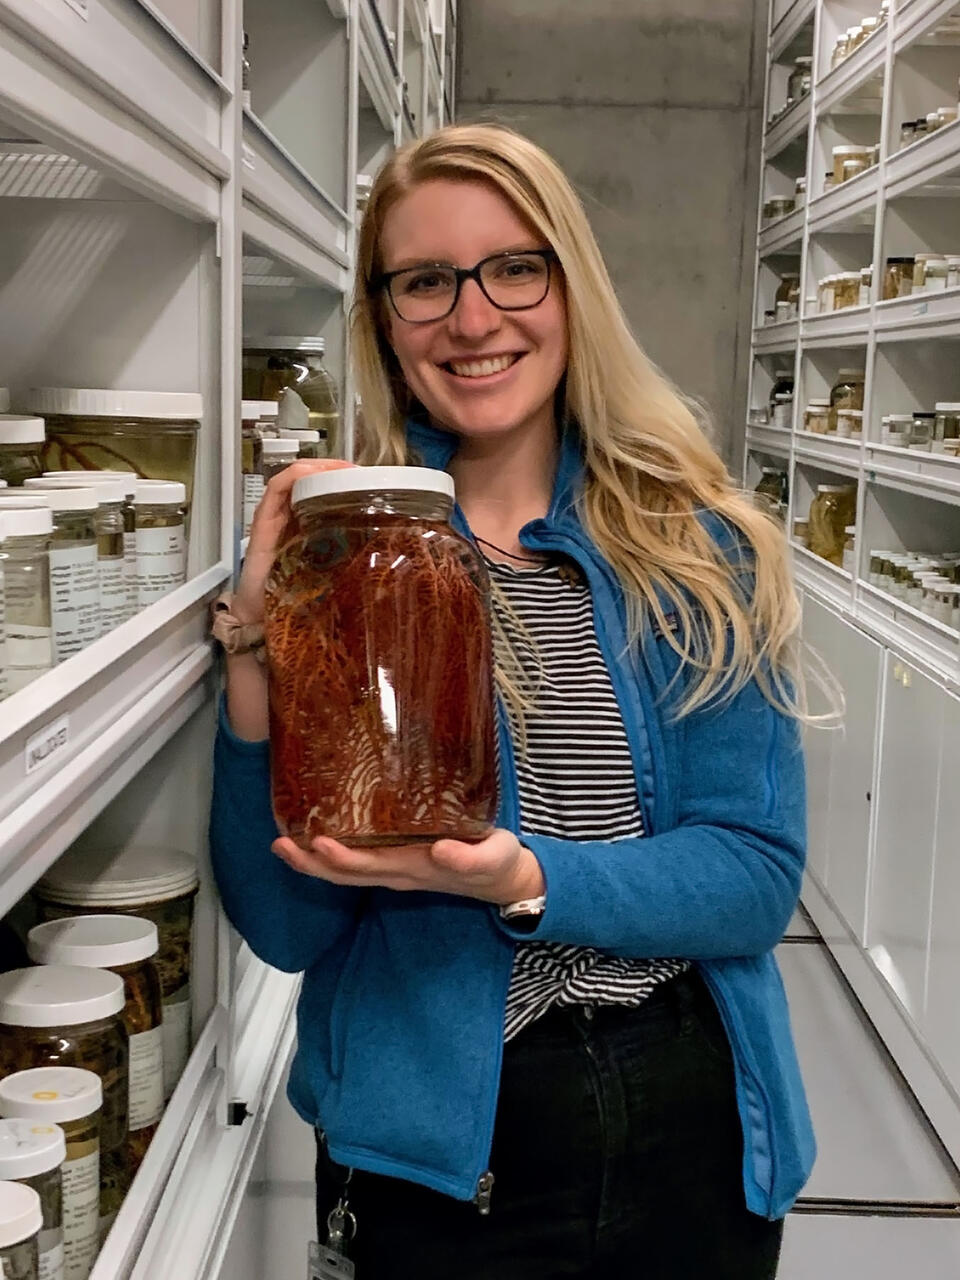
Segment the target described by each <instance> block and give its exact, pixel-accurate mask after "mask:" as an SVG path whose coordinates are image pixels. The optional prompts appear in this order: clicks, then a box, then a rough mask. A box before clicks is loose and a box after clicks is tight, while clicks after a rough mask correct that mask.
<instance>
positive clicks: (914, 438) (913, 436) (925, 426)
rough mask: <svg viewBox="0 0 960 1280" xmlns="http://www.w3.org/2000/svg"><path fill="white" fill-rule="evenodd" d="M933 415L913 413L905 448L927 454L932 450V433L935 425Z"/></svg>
mask: <svg viewBox="0 0 960 1280" xmlns="http://www.w3.org/2000/svg"><path fill="white" fill-rule="evenodd" d="M936 421H937V415H936V414H935V413H915V414H914V415H913V421H912V422H911V424H910V437H909V439H908V440H907V448H908V449H914V450H916V451H917V452H919V453H929V452H930V451H931V449H932V448H933V432H934V427H935V425H936Z"/></svg>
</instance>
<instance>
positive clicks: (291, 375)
mask: <svg viewBox="0 0 960 1280" xmlns="http://www.w3.org/2000/svg"><path fill="white" fill-rule="evenodd" d="M325 350H326V343H325V342H324V340H323V338H297V337H276V338H274V337H270V338H255V339H250V341H249V343H247V344H246V345H245V346H244V349H243V395H244V398H245V399H250V400H276V401H277V402H278V404H279V406H280V412H279V416H278V418H277V430H278V432H279V434H280V435H281V436H282V435H284V434H285V432H286V430H287V428H288V427H289V428H292V429H293V430H297V431H303V430H311V431H319V432H320V438H321V440H326V442H327V453H328V454H329V455H330V456H331V457H336V456H337V455H338V453H339V449H340V430H339V428H340V412H339V408H338V404H337V401H338V394H337V384H336V382H335V381H334V378H333V376H332V375H331V373H330V372H329V371H328V369H327V367H326V365H325V364H324V362H323V356H324V352H325Z"/></svg>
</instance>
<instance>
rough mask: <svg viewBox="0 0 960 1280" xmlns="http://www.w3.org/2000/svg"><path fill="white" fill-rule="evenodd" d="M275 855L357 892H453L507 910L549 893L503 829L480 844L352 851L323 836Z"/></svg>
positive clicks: (532, 862) (529, 858) (278, 843)
mask: <svg viewBox="0 0 960 1280" xmlns="http://www.w3.org/2000/svg"><path fill="white" fill-rule="evenodd" d="M273 851H274V853H275V854H277V855H278V857H281V858H282V859H283V860H284V862H286V863H287V865H288V866H290V867H292V868H293V869H294V871H301V872H303V874H304V875H308V876H318V877H319V878H320V879H321V880H329V881H330V883H331V884H343V885H352V886H353V887H355V888H364V887H367V888H372V887H374V886H380V887H382V888H385V889H396V890H399V891H400V892H403V891H409V890H411V889H420V890H427V891H429V892H431V893H453V894H458V895H460V896H461V897H464V898H476V899H478V900H479V901H480V902H493V903H497V904H499V905H501V906H504V905H506V904H507V903H508V902H519V901H521V900H522V899H524V898H536V897H539V895H540V894H542V893H543V892H544V889H545V883H544V879H543V872H542V871H541V870H540V863H539V862H538V861H537V859H536V858H535V857H534V855H533V854H532V853H531V852H530V850H529V849H525V848H524V846H523V845H522V844H521V843H520V841H519V840H518V839H517V837H516V836H515V835H514V834H513V832H512V831H505V830H502V829H498V830H496V831H494V832H493V834H492V835H489V836H487V838H486V839H485V840H480V841H478V842H477V843H476V844H466V843H463V842H462V841H460V840H438V841H437V842H436V844H432V845H428V844H416V845H404V846H402V847H399V848H398V847H393V846H390V847H383V848H377V849H348V848H347V846H346V845H342V844H339V843H338V842H337V841H336V840H330V839H328V838H326V837H321V838H319V839H317V840H314V841H312V843H311V847H310V849H309V850H305V849H301V848H300V846H299V845H297V844H295V843H294V841H293V840H289V839H286V838H281V839H279V840H275V841H274V843H273Z"/></svg>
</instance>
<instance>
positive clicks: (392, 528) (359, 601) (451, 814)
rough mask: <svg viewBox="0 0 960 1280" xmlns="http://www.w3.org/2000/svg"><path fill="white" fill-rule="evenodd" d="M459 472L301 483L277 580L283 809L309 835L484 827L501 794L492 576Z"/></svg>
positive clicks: (270, 602) (393, 834)
mask: <svg viewBox="0 0 960 1280" xmlns="http://www.w3.org/2000/svg"><path fill="white" fill-rule="evenodd" d="M453 498H454V491H453V481H452V479H451V478H450V476H449V475H447V473H446V472H443V471H433V470H430V469H428V468H425V467H356V468H353V467H351V468H347V469H344V470H338V471H328V472H322V473H318V474H314V475H309V476H305V477H303V478H302V479H300V480H298V481H297V482H296V484H295V485H294V488H293V506H294V512H295V514H296V517H297V519H298V521H299V524H300V530H301V534H300V537H299V538H298V539H294V540H293V541H292V542H290V543H289V544H288V545H287V546H286V547H285V548H284V549H283V551H282V552H281V553H280V556H279V557H278V559H277V560H276V562H275V564H274V566H273V570H272V572H271V574H270V577H269V579H268V581H267V592H266V639H267V655H268V676H269V692H270V746H271V756H272V780H273V807H274V814H275V816H276V819H277V823H278V825H279V827H280V830H281V831H282V832H283V833H284V834H286V835H289V836H291V837H292V838H293V839H295V840H297V841H299V842H301V843H303V844H304V845H305V846H308V845H309V842H310V841H311V840H312V839H314V838H316V837H317V836H323V835H328V836H333V837H335V838H336V839H338V840H343V841H345V842H346V843H348V844H353V845H361V846H376V845H404V844H415V843H423V842H430V841H433V840H438V839H440V838H442V837H444V836H450V837H452V838H454V839H459V840H477V839H481V838H483V837H484V836H485V835H487V834H489V832H490V830H491V828H492V823H493V820H494V817H495V815H496V804H497V779H496V746H495V731H494V698H493V660H492V642H491V633H490V621H489V600H488V593H489V584H488V579H487V574H486V569H485V567H484V565H483V561H482V559H481V558H480V556H479V555H478V553H477V551H476V549H475V548H474V547H473V546H472V545H471V544H470V543H468V542H467V541H466V540H465V539H463V538H462V537H461V536H460V535H459V534H457V533H456V532H454V530H453V528H452V527H451V525H450V519H451V516H452V513H453Z"/></svg>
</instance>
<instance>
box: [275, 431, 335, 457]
mask: <svg viewBox="0 0 960 1280" xmlns="http://www.w3.org/2000/svg"><path fill="white" fill-rule="evenodd" d="M285 434H286V437H287V439H288V440H296V442H297V444H298V445H299V446H300V452H299V453H298V455H297V456H298V457H299V458H325V457H326V456H327V454H326V441H325V440H324V439H323V437H322V436H321V435H320V432H319V431H310V430H307V431H294V430H292V429H291V428H289V427H288V428H287V430H286V433H285Z"/></svg>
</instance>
